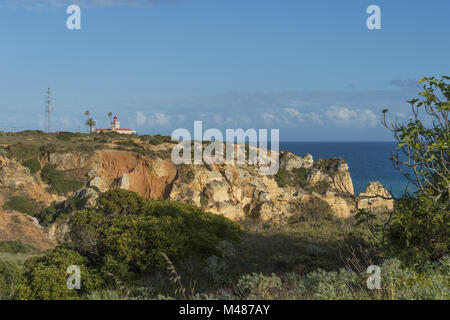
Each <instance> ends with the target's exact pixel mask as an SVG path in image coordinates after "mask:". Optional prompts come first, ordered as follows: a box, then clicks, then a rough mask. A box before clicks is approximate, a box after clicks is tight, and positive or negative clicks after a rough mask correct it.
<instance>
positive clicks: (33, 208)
mask: <svg viewBox="0 0 450 320" xmlns="http://www.w3.org/2000/svg"><path fill="white" fill-rule="evenodd" d="M40 206H41V205H40V204H38V203H36V201H34V200H31V199H29V198H26V197H22V196H12V197H10V198H9V199H8V201H7V202H6V203H5V204H4V205H3V209H6V210H14V211H18V212H22V213H25V214H28V215H30V216H35V215H36V214H37V213H38V212H39V208H40Z"/></svg>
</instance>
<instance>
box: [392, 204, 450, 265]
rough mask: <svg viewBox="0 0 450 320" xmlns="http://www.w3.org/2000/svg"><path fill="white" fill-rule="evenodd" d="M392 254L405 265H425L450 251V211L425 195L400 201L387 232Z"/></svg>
mask: <svg viewBox="0 0 450 320" xmlns="http://www.w3.org/2000/svg"><path fill="white" fill-rule="evenodd" d="M386 242H387V248H388V250H389V253H390V255H391V256H393V257H398V258H399V259H400V260H401V261H402V262H403V263H405V264H407V265H410V264H415V265H418V266H420V265H423V264H424V263H425V262H426V261H430V260H431V261H434V260H437V259H439V258H440V257H441V256H443V255H445V254H448V253H449V252H450V212H448V211H445V210H442V209H440V208H439V207H438V206H437V205H436V203H435V202H434V201H433V200H432V199H430V198H427V197H425V196H418V197H411V196H408V197H405V198H403V199H401V200H399V201H398V202H397V204H396V208H395V210H394V212H393V218H392V222H391V224H390V225H389V227H388V229H387V232H386Z"/></svg>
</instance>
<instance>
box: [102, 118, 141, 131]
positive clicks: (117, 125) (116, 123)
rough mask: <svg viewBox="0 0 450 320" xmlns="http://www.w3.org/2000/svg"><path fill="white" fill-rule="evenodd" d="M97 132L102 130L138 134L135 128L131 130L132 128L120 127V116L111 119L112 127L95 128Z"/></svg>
mask: <svg viewBox="0 0 450 320" xmlns="http://www.w3.org/2000/svg"><path fill="white" fill-rule="evenodd" d="M95 132H97V133H100V132H105V133H107V132H117V133H120V134H136V131H135V130H131V129H125V128H124V129H120V122H119V118H117V116H114V119H113V120H112V121H111V128H110V129H95Z"/></svg>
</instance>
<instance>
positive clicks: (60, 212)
mask: <svg viewBox="0 0 450 320" xmlns="http://www.w3.org/2000/svg"><path fill="white" fill-rule="evenodd" d="M86 202H87V198H85V197H70V198H69V199H67V200H66V201H64V202H60V203H56V204H53V205H51V206H50V207H47V208H45V209H44V210H42V211H41V212H40V213H39V214H38V215H37V218H38V220H39V223H40V224H41V225H43V226H44V227H47V226H49V225H50V224H52V223H53V222H55V221H56V220H57V219H58V218H59V219H62V218H66V217H68V216H69V214H70V213H72V212H74V211H76V210H80V209H82V208H83V207H84V206H85V205H86Z"/></svg>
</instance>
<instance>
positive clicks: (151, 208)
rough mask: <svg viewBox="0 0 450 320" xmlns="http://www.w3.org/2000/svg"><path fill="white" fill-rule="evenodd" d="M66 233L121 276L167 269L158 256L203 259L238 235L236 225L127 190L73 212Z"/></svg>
mask: <svg viewBox="0 0 450 320" xmlns="http://www.w3.org/2000/svg"><path fill="white" fill-rule="evenodd" d="M70 230H71V231H70V235H71V239H72V241H73V243H74V244H75V246H76V248H77V250H79V251H80V252H81V253H82V254H85V255H88V256H89V257H91V258H93V259H95V260H97V261H99V260H101V261H103V262H102V263H103V264H104V267H105V269H106V270H107V271H108V272H111V273H115V274H117V275H120V276H123V277H126V276H127V275H128V274H129V273H142V272H150V271H154V270H157V269H163V268H165V266H166V262H165V260H164V258H163V257H162V255H161V252H164V253H165V254H166V255H167V256H169V257H170V259H171V260H172V261H174V262H179V261H181V260H183V259H185V258H187V257H193V256H200V257H202V256H203V257H205V256H208V255H211V254H214V253H215V252H216V251H217V250H216V248H215V247H216V245H217V244H218V243H219V242H220V241H221V240H225V239H228V240H231V241H236V240H237V239H238V238H239V234H240V228H239V226H238V225H237V224H236V223H234V222H231V221H230V220H228V219H226V218H225V217H223V216H218V215H214V214H211V213H205V212H204V211H202V210H201V209H200V208H198V207H195V206H191V205H187V204H182V203H178V202H172V201H164V200H151V199H146V198H143V197H140V196H138V195H137V194H136V193H134V192H130V191H126V190H114V191H108V192H106V193H104V194H102V195H100V197H99V198H98V199H97V206H96V208H95V209H88V210H81V211H78V212H76V213H75V214H74V215H73V216H72V218H71V220H70Z"/></svg>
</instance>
